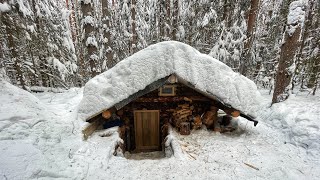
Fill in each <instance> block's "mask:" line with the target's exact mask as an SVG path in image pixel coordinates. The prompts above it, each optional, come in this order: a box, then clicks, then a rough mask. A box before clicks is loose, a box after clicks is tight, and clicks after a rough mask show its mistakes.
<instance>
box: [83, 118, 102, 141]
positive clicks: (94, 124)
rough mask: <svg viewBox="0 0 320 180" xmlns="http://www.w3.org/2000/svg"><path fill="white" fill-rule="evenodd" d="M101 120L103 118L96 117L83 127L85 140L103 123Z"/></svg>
mask: <svg viewBox="0 0 320 180" xmlns="http://www.w3.org/2000/svg"><path fill="white" fill-rule="evenodd" d="M103 122H104V121H103V119H97V120H95V121H94V122H92V123H90V124H89V125H88V126H87V127H86V128H84V129H83V130H82V133H83V138H84V140H87V139H88V137H89V136H90V135H91V134H92V133H93V132H94V131H95V130H97V129H98V128H99V127H100V126H101V125H102V124H103Z"/></svg>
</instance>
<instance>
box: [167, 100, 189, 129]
mask: <svg viewBox="0 0 320 180" xmlns="http://www.w3.org/2000/svg"><path fill="white" fill-rule="evenodd" d="M193 108H194V107H193V106H190V105H189V104H187V103H186V104H180V105H178V107H177V108H176V109H174V110H173V114H172V115H173V124H174V126H175V127H177V128H180V125H181V123H182V122H188V121H189V119H190V117H191V116H192V110H193Z"/></svg>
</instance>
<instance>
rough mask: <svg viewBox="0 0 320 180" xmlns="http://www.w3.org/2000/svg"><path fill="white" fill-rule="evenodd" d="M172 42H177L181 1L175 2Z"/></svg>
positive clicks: (176, 0)
mask: <svg viewBox="0 0 320 180" xmlns="http://www.w3.org/2000/svg"><path fill="white" fill-rule="evenodd" d="M172 16H173V17H172V34H171V37H172V40H174V41H176V40H177V32H178V17H179V0H174V2H173V13H172Z"/></svg>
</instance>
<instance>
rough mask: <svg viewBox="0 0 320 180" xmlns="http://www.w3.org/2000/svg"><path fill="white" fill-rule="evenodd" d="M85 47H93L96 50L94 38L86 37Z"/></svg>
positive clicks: (96, 45) (96, 44)
mask: <svg viewBox="0 0 320 180" xmlns="http://www.w3.org/2000/svg"><path fill="white" fill-rule="evenodd" d="M86 46H95V47H97V48H98V43H97V40H96V38H95V37H88V39H87V41H86Z"/></svg>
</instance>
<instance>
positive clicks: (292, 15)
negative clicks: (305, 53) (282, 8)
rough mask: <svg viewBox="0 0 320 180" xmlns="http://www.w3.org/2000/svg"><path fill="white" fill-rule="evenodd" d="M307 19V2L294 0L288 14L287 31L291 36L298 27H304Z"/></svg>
mask: <svg viewBox="0 0 320 180" xmlns="http://www.w3.org/2000/svg"><path fill="white" fill-rule="evenodd" d="M304 21H305V2H304V1H303V0H299V1H294V2H292V3H291V4H290V7H289V14H288V21H287V24H288V29H287V32H288V34H289V35H290V36H291V35H292V34H293V33H294V32H295V30H296V29H297V28H298V27H300V28H301V27H303V25H304Z"/></svg>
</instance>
